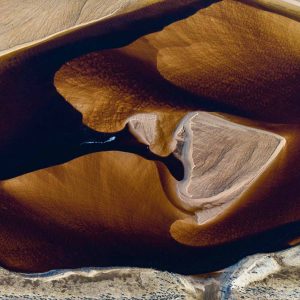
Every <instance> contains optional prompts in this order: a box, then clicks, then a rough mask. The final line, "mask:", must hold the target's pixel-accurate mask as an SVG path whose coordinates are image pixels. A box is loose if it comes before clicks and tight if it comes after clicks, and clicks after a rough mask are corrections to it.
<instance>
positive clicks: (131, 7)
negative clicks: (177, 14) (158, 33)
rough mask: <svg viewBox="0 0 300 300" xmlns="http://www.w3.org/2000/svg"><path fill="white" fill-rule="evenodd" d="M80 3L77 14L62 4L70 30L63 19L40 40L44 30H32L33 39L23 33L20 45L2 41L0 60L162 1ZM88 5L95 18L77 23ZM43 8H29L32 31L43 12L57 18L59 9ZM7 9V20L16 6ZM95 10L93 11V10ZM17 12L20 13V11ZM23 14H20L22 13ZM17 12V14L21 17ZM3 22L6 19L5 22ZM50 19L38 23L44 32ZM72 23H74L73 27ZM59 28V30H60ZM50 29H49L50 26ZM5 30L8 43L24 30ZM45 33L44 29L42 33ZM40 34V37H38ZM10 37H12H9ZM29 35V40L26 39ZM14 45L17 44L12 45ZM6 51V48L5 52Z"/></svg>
mask: <svg viewBox="0 0 300 300" xmlns="http://www.w3.org/2000/svg"><path fill="white" fill-rule="evenodd" d="M81 2H82V5H81V7H80V6H79V7H77V4H76V8H77V10H78V11H76V10H75V9H74V10H75V11H72V5H73V6H74V4H71V3H70V2H69V3H68V2H66V3H65V4H64V5H65V7H63V9H66V8H67V9H69V10H70V15H67V16H65V19H67V17H69V18H70V21H69V20H68V21H69V22H70V25H69V27H67V26H65V24H67V22H66V20H65V23H62V24H60V23H58V24H57V28H54V29H52V31H54V32H51V29H49V31H50V32H49V33H50V34H46V36H45V37H42V36H41V35H43V34H45V33H44V32H43V31H41V30H40V31H39V28H38V27H37V28H35V29H36V31H37V33H35V34H36V36H33V37H30V34H33V33H32V32H30V31H27V32H26V31H25V34H24V35H23V36H21V37H20V40H19V41H18V43H19V44H12V46H11V45H9V44H7V45H6V44H4V42H2V45H1V48H3V49H2V50H1V51H0V57H1V56H5V55H6V54H8V53H10V52H14V51H16V50H20V49H23V48H32V47H36V46H39V45H41V44H42V43H47V42H49V41H51V40H53V39H56V38H59V37H64V36H66V35H68V34H72V33H73V32H75V31H77V30H78V29H82V28H86V27H90V26H93V25H94V24H97V23H98V22H101V21H102V20H106V19H109V18H111V17H115V16H117V15H122V14H125V13H128V12H132V11H135V10H138V9H140V8H143V7H146V6H149V5H152V4H154V3H158V2H163V0H142V1H140V0H139V1H137V0H129V1H127V2H126V1H125V2H122V1H115V2H111V3H104V4H102V7H101V6H100V7H99V5H97V2H95V1H94V2H92V3H91V1H87V0H83V1H81ZM62 3H63V1H61V3H60V5H61V4H62ZM87 3H88V5H89V6H90V7H89V10H91V11H93V10H94V11H93V14H94V19H93V20H90V21H85V22H84V20H81V21H80V17H81V16H83V15H84V14H86V12H85V10H87V9H86V6H87V5H86V4H87ZM41 4H42V5H41V6H40V7H34V6H33V7H32V9H31V11H32V13H35V14H36V15H35V21H34V23H32V24H31V26H30V29H31V30H33V31H34V27H35V26H38V24H39V20H38V18H41V19H42V18H43V17H45V16H44V15H43V12H44V11H47V10H48V11H51V13H52V14H53V15H50V17H52V18H53V20H55V18H56V17H57V16H55V10H57V12H56V13H59V12H60V11H59V10H60V9H62V8H60V7H59V6H56V7H55V6H51V3H41ZM26 5H27V10H28V11H30V10H29V9H28V5H30V4H28V3H27V4H26ZM7 6H8V7H5V13H6V16H7V17H10V9H15V3H14V2H13V1H10V3H9V5H8V4H7ZM93 7H94V8H93ZM19 13H20V12H19ZM21 13H22V11H21ZM21 13H20V15H21ZM20 17H21V18H24V17H25V18H26V15H25V16H22V15H21V16H20ZM27 17H32V15H28V16H27ZM14 18H18V15H15V14H14ZM86 18H89V16H86ZM4 20H5V19H4ZM53 20H52V19H50V18H49V19H48V20H47V19H46V20H45V19H42V20H41V21H40V22H41V24H40V25H41V26H44V27H45V29H47V24H46V23H47V22H49V25H48V26H49V27H50V26H51V25H52V24H51V22H53ZM72 23H74V24H72ZM9 25H10V23H9V22H6V26H9ZM59 25H60V26H61V27H59ZM64 27H67V28H64ZM50 28H51V27H50ZM5 29H6V28H4V30H3V31H4V32H5V33H7V32H8V37H6V40H7V42H8V43H9V41H10V39H13V38H14V35H16V34H19V31H20V30H24V28H22V29H21V28H19V27H17V26H16V30H15V31H14V30H9V29H7V30H5ZM45 31H46V30H45ZM39 33H40V35H38V34H39ZM10 35H11V36H10ZM27 35H28V37H27ZM30 39H33V40H32V41H27V42H26V40H30ZM15 43H16V42H15ZM5 48H7V49H5Z"/></svg>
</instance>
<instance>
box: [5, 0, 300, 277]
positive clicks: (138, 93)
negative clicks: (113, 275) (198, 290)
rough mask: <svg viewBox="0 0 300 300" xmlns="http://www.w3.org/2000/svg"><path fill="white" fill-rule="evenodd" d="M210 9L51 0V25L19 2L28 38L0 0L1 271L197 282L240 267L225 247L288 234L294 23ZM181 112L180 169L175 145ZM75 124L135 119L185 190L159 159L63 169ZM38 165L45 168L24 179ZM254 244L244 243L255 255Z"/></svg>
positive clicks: (78, 128) (237, 6)
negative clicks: (143, 270)
mask: <svg viewBox="0 0 300 300" xmlns="http://www.w3.org/2000/svg"><path fill="white" fill-rule="evenodd" d="M211 2H212V1H176V6H174V2H172V3H171V2H170V1H130V2H129V1H128V2H125V3H124V2H123V1H113V2H110V1H105V2H103V5H102V6H99V2H95V1H87V2H84V1H77V2H74V3H75V4H76V5H75V4H74V6H72V7H70V2H69V1H61V2H60V3H59V5H55V2H53V1H49V2H47V3H49V4H47V5H49V7H47V9H48V11H49V13H47V14H46V15H47V19H45V17H44V15H45V13H44V12H45V11H46V7H45V6H44V5H46V4H45V3H46V2H40V5H38V6H36V7H35V9H34V10H33V9H31V10H30V9H29V8H28V6H27V5H29V4H28V3H29V2H28V3H26V2H22V4H21V6H22V7H23V9H22V7H20V9H19V10H18V12H17V15H14V18H15V19H16V20H17V21H18V20H19V19H23V20H24V19H25V20H27V22H25V23H24V24H27V25H23V26H21V25H20V24H21V23H18V22H19V21H18V22H17V21H16V23H12V22H11V21H9V20H10V18H12V14H11V13H9V11H10V8H11V5H12V3H13V1H4V2H3V5H2V6H1V9H2V10H4V11H5V14H1V16H2V15H4V16H5V19H6V20H7V21H8V22H6V23H5V22H4V23H5V24H7V26H8V27H3V28H4V30H3V31H2V33H1V36H3V39H1V49H2V52H1V53H0V54H1V57H0V89H1V96H0V101H1V104H2V107H1V111H0V113H1V118H0V136H1V145H0V162H1V167H2V170H4V169H5V168H7V170H8V169H9V168H10V167H11V169H14V170H13V171H15V172H18V170H19V169H22V168H24V171H23V172H20V173H18V174H16V173H11V174H15V175H14V176H13V175H11V174H9V175H8V176H7V177H5V176H4V175H3V177H1V178H5V180H2V181H1V183H0V186H1V190H0V195H1V200H2V201H1V204H0V206H1V210H0V220H1V223H0V248H1V252H0V262H1V264H2V265H3V266H5V267H7V268H11V269H15V270H22V271H45V270H49V269H55V268H70V267H82V266H88V265H89V266H91V265H92V266H95V265H97V266H111V265H138V266H151V267H152V266H155V267H160V268H167V269H172V270H174V269H180V270H181V271H182V270H184V272H191V273H194V272H199V271H200V272H204V271H207V270H216V269H219V268H222V267H224V266H225V265H228V264H229V263H233V262H234V261H236V259H237V258H236V257H235V258H233V257H232V258H230V262H229V261H224V262H223V261H222V259H221V258H220V259H218V257H221V256H222V255H221V254H222V253H223V255H224V260H226V256H228V255H227V254H226V253H225V252H226V251H224V248H222V247H227V246H224V245H230V244H231V243H232V245H233V246H232V247H233V248H234V247H235V245H236V244H235V243H240V242H241V243H242V242H243V241H247V239H248V238H252V237H253V235H256V234H264V233H265V232H266V231H268V230H269V231H272V230H275V229H276V230H279V229H278V228H279V227H280V228H281V227H284V226H291V227H288V228H289V230H287V232H285V234H281V235H279V236H278V239H274V238H273V237H272V239H271V242H270V243H269V241H268V243H267V242H265V243H263V242H261V243H257V245H252V247H254V246H256V247H262V248H263V249H265V248H264V247H267V246H266V244H268V247H269V245H274V247H275V246H276V247H279V245H280V246H286V245H287V244H288V242H289V241H290V240H291V239H294V238H296V237H297V235H298V233H299V232H298V231H297V230H296V229H295V228H296V225H297V224H298V223H297V222H299V220H300V210H299V197H300V190H299V184H298V183H299V180H300V174H299V172H298V170H299V167H300V158H299V155H298V153H299V149H300V144H299V123H300V108H299V101H298V96H299V92H300V91H299V86H300V85H299V78H300V77H299V73H300V67H299V65H300V64H299V49H300V41H299V39H298V36H299V33H300V25H299V23H298V22H297V21H296V20H295V19H291V18H288V17H285V16H281V15H278V14H274V13H271V12H268V11H264V10H260V9H258V8H256V7H252V6H248V5H246V4H244V3H242V2H237V1H230V0H224V1H221V2H218V3H214V4H212V5H210V6H208V5H209V4H211ZM206 6H208V7H206ZM204 7H205V8H204ZM27 8H28V9H27ZM30 11H33V13H34V16H33V17H32V18H31V17H29V16H30ZM186 17H188V18H186ZM18 18H19V19H18ZM54 19H57V20H59V21H57V22H54V21H53V20H54ZM175 21H177V22H175ZM22 24H23V23H22ZM49 24H50V25H49ZM12 25H13V26H12ZM44 25H45V29H44V27H43V26H44ZM26 26H28V28H32V30H25V29H26ZM36 29H40V30H36ZM16 32H19V33H20V34H16ZM12 37H14V38H12ZM2 41H3V42H2ZM195 112H197V113H196V114H195V115H190V114H191V113H192V114H193V113H195ZM189 116H193V117H191V120H189V121H190V122H191V123H190V125H189V126H190V129H189V127H188V124H187V123H184V124H185V125H186V126H187V127H186V128H187V129H188V130H187V133H188V134H189V135H190V136H191V132H192V135H193V137H192V138H190V140H189V141H186V144H189V143H192V146H191V147H190V148H189V151H192V152H193V153H192V154H191V153H187V155H188V154H191V156H192V158H191V157H190V159H189V161H188V162H187V159H186V158H183V157H182V156H181V154H179V153H178V148H177V150H175V149H176V145H179V144H180V143H182V142H181V141H180V138H179V137H178V136H180V135H182V132H181V131H180V126H182V124H183V123H181V122H187V118H189ZM182 120H185V121H182ZM82 122H83V124H84V125H85V126H88V127H90V128H91V129H93V130H95V131H99V132H104V133H112V132H117V131H120V130H122V129H123V128H124V126H125V125H126V123H128V122H129V127H130V130H131V132H133V134H134V136H135V137H136V138H138V139H139V141H140V142H142V143H144V144H145V145H148V146H149V149H150V151H152V153H155V154H156V155H158V156H160V157H167V156H168V155H170V154H172V153H173V152H174V151H175V153H177V155H178V156H179V158H180V159H182V161H183V162H184V164H185V172H186V178H189V179H191V178H192V179H193V180H192V181H190V182H189V184H187V185H186V186H185V185H184V182H179V183H178V182H176V180H175V179H174V178H173V177H172V176H171V174H170V172H169V170H168V169H167V168H166V166H165V165H164V164H163V163H160V162H153V161H150V160H146V159H144V158H143V157H142V156H138V155H136V154H133V153H132V152H133V151H129V150H128V153H126V152H121V151H111V152H102V153H93V154H90V155H85V156H82V157H79V158H76V159H73V158H75V157H77V156H80V155H77V152H76V153H75V154H74V155H73V154H72V153H73V152H72V151H74V148H75V147H76V145H77V143H78V142H81V144H82V141H81V140H80V141H78V140H79V139H80V138H81V136H80V134H83V133H82V128H83V127H82V126H83V125H82ZM153 126H154V127H155V129H154V130H153ZM178 126H179V127H178ZM215 126H217V130H216V129H215ZM84 128H85V129H86V127H84ZM176 129H177V130H179V131H176ZM84 137H86V136H84ZM77 138H78V139H77ZM176 139H177V143H176ZM116 150H118V149H116ZM90 152H95V151H90ZM62 154H63V155H62ZM60 155H62V156H60ZM50 158H51V159H50ZM36 159H42V160H43V162H45V161H46V162H48V163H46V164H45V165H43V164H42V165H37V167H33V169H30V166H31V163H32V164H34V163H35V160H36ZM192 160H193V162H192ZM61 163H63V164H61ZM192 163H193V164H194V165H195V166H196V167H194V168H193V169H192ZM200 165H201V166H204V167H205V169H201V168H200V167H199V166H200ZM227 165H228V167H226V166H227ZM3 166H5V168H4V167H3ZM45 166H48V167H49V168H47V169H44V168H42V167H45ZM41 168H42V169H41ZM37 169H40V170H37ZM29 171H34V172H29ZM17 175H20V176H17ZM195 175H196V176H195ZM237 175H238V176H237ZM16 176H17V177H16ZM207 176H208V177H207ZM8 178H10V179H8ZM196 182H197V185H196V184H195V183H196ZM177 187H178V190H177ZM178 191H180V193H177V192H178ZM192 193H194V194H193V196H191V194H192ZM216 204H217V205H218V207H217V208H216V207H215V205H216ZM212 207H214V208H213V209H214V211H212V210H211V209H212ZM270 208H272V209H270ZM195 216H196V217H195ZM291 224H292V225H294V224H296V225H295V226H292V225H291ZM291 228H293V229H291ZM274 232H278V231H274ZM265 241H266V240H265ZM245 243H246V242H245ZM252 244H255V243H252ZM241 245H243V244H241ZM250 246H251V245H250ZM250 246H249V244H247V246H245V247H244V248H243V247H242V246H240V247H241V249H246V250H245V251H246V253H248V252H249V253H251V252H253V251H254V252H255V251H257V249H254V248H251V247H250ZM207 247H208V248H209V249H208V248H207ZM218 247H220V248H218ZM226 249H227V251H228V248H226ZM211 251H216V252H211ZM247 251H248V252H247ZM208 253H216V254H217V255H211V257H210V258H208V259H207V255H208ZM233 253H235V254H236V255H237V256H238V258H239V257H240V256H241V255H245V254H246V253H245V252H243V251H237V250H236V252H235V250H233V251H232V256H234V255H233ZM237 253H239V254H237ZM187 258H188V259H187ZM190 267H194V269H193V271H191V269H190Z"/></svg>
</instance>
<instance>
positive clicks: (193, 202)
mask: <svg viewBox="0 0 300 300" xmlns="http://www.w3.org/2000/svg"><path fill="white" fill-rule="evenodd" d="M157 122H158V119H157V118H156V117H155V115H154V114H138V115H135V116H133V117H131V118H129V119H128V123H129V126H130V130H131V132H132V133H134V135H135V136H136V137H138V138H139V140H140V141H141V142H143V143H145V144H147V145H149V146H150V148H151V144H153V143H155V142H159V141H157V139H155V132H156V131H157V128H158V127H159V125H158V124H157ZM285 143H286V141H285V138H283V137H281V136H280V135H277V134H274V133H272V132H268V131H265V130H261V129H256V128H252V127H248V126H244V125H240V124H237V123H233V122H231V121H228V120H226V119H225V118H222V117H220V116H217V115H214V114H211V113H207V112H202V111H199V112H193V113H189V114H187V115H186V116H185V117H184V118H183V120H182V121H181V122H180V124H179V125H178V127H177V129H176V131H175V134H174V148H175V149H174V153H175V154H176V156H177V157H178V158H179V159H180V160H181V161H182V162H183V164H184V167H185V178H184V179H183V180H182V181H178V182H177V183H176V184H177V187H176V191H177V193H176V194H177V196H178V197H177V199H173V201H175V202H176V204H177V205H178V206H179V207H182V208H183V209H184V210H187V211H192V212H195V215H196V219H197V222H198V223H199V224H200V223H203V222H206V221H208V220H210V219H211V218H213V217H215V216H217V215H218V214H220V213H221V212H223V211H224V209H225V208H226V207H228V206H229V205H230V204H231V203H232V201H234V200H235V199H238V198H239V197H240V196H241V195H242V193H243V192H245V191H246V190H247V188H248V187H249V186H250V185H251V183H253V181H254V180H255V179H257V178H258V177H259V175H261V174H262V173H263V172H264V171H265V170H266V168H267V167H268V166H269V165H270V164H271V163H272V161H273V160H274V159H275V158H276V157H277V155H278V154H279V152H280V151H281V149H282V148H283V147H284V145H285Z"/></svg>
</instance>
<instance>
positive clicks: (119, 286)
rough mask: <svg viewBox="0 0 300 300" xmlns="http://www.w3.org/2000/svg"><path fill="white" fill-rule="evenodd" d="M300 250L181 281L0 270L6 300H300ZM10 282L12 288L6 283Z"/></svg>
mask: <svg viewBox="0 0 300 300" xmlns="http://www.w3.org/2000/svg"><path fill="white" fill-rule="evenodd" d="M299 257H300V246H297V247H293V248H291V249H289V250H285V251H281V252H274V253H267V254H256V255H253V256H249V257H246V258H244V259H243V260H241V261H240V262H239V263H237V264H235V265H233V266H231V267H229V268H227V269H225V270H223V271H220V272H217V273H213V274H206V275H205V276H182V275H179V274H175V273H168V272H160V271H156V270H152V269H138V268H107V269H96V268H95V269H94V268H88V269H84V268H83V269H80V270H76V269H74V270H55V271H51V272H48V273H39V274H21V273H14V272H9V271H6V270H4V269H0V289H1V292H0V297H1V299H3V300H8V299H12V298H13V299H23V298H24V297H29V298H31V297H33V298H34V299H37V300H48V299H53V298H55V299H66V297H76V299H87V298H88V299H99V300H100V299H111V300H113V299H120V298H122V299H132V298H134V299H154V298H155V299H157V298H159V297H161V298H163V299H170V300H172V299H174V300H175V299H178V298H180V299H185V300H192V299H198V300H201V299H203V300H205V299H214V300H234V299H249V300H252V299H255V298H258V299H270V300H273V299H274V300H275V299H276V300H286V299H298V298H299V297H300V288H299V282H298V279H299V274H300V260H299ZM7 282H9V284H7Z"/></svg>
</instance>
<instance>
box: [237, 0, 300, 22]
mask: <svg viewBox="0 0 300 300" xmlns="http://www.w3.org/2000/svg"><path fill="white" fill-rule="evenodd" d="M240 1H241V0H240ZM242 1H243V2H245V3H248V4H251V5H256V6H258V7H260V8H264V9H268V10H270V11H273V12H276V13H279V14H282V15H284V16H287V17H290V18H293V19H295V20H297V21H300V1H299V0H242Z"/></svg>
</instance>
